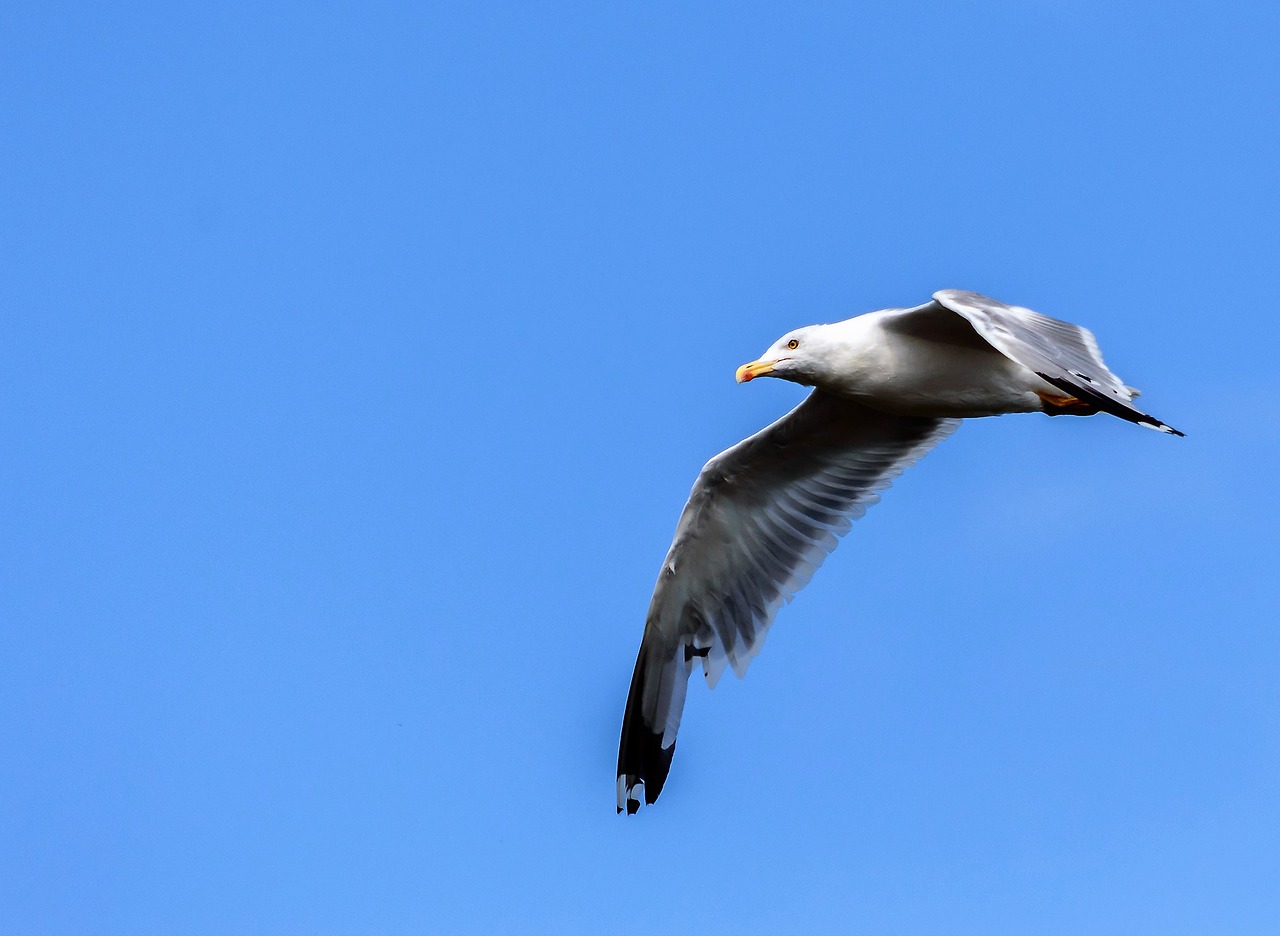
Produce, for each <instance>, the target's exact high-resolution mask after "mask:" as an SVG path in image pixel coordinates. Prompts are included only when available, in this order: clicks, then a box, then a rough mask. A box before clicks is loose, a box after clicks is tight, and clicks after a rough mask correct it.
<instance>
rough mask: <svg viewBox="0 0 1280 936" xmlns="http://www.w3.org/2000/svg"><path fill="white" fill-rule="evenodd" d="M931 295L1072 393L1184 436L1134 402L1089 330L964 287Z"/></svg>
mask: <svg viewBox="0 0 1280 936" xmlns="http://www.w3.org/2000/svg"><path fill="white" fill-rule="evenodd" d="M933 298H934V300H935V301H937V302H938V303H940V304H941V305H942V306H943V307H945V308H947V309H950V310H951V311H952V312H955V313H956V314H958V315H961V316H963V317H964V318H965V319H966V320H968V322H969V324H970V325H972V326H973V327H974V329H975V330H976V331H977V332H978V334H979V335H981V336H982V337H983V338H985V339H986V340H987V341H989V342H990V343H991V345H992V347H994V348H995V349H996V350H997V351H999V352H1001V353H1002V354H1004V355H1005V356H1007V357H1009V358H1011V359H1012V360H1014V361H1017V362H1018V363H1019V364H1021V365H1022V366H1023V367H1025V368H1027V369H1028V370H1031V371H1034V372H1035V373H1037V374H1039V375H1040V377H1041V378H1043V379H1044V380H1045V381H1047V382H1048V383H1051V384H1053V385H1054V386H1055V387H1057V388H1058V389H1059V390H1061V391H1063V392H1064V393H1065V394H1067V395H1068V396H1073V397H1077V398H1078V399H1081V400H1084V401H1086V402H1088V403H1091V404H1093V406H1095V407H1096V408H1097V409H1100V410H1102V411H1103V412H1107V413H1111V414H1112V415H1113V416H1119V417H1120V418H1121V419H1126V420H1128V421H1129V422H1136V423H1141V424H1142V425H1145V426H1149V427H1151V428H1152V429H1159V430H1160V431H1162V432H1171V433H1174V434H1176V435H1182V433H1181V432H1178V431H1177V430H1176V429H1174V428H1172V427H1171V426H1167V425H1165V424H1164V423H1162V422H1161V421H1160V420H1158V419H1156V418H1155V417H1154V416H1151V415H1148V414H1147V413H1144V412H1142V410H1140V409H1138V408H1137V407H1136V406H1134V405H1133V400H1134V397H1136V396H1137V393H1136V392H1135V391H1133V390H1131V389H1130V388H1129V387H1126V386H1125V385H1124V383H1123V382H1122V381H1121V380H1120V378H1119V377H1117V376H1116V375H1115V374H1113V373H1112V372H1111V369H1110V368H1109V367H1107V365H1106V364H1105V363H1104V362H1103V360H1102V352H1101V351H1100V350H1098V341H1097V339H1096V338H1094V337H1093V332H1091V331H1089V329H1087V328H1082V327H1080V326H1079V325H1073V324H1071V323H1070V322H1063V321H1061V320H1059V319H1055V318H1050V317H1049V316H1047V315H1041V314H1040V313H1039V312H1033V311H1032V310H1030V309H1024V308H1023V307H1021V306H1011V305H1005V304H1004V303H1003V302H999V301H997V300H995V299H990V298H988V297H987V296H982V295H979V294H978V293H974V292H966V291H964V290H962V289H943V290H939V291H938V292H936V293H934V294H933Z"/></svg>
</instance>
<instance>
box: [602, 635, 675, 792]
mask: <svg viewBox="0 0 1280 936" xmlns="http://www.w3.org/2000/svg"><path fill="white" fill-rule="evenodd" d="M648 658H649V654H648V653H647V652H646V651H645V648H644V647H641V648H640V653H639V655H638V656H637V658H636V669H635V673H634V674H633V675H632V677H631V691H630V692H628V693H627V708H626V711H625V712H624V713H623V716H622V736H621V737H620V738H619V740H618V812H619V813H621V812H622V811H623V810H626V813H627V815H629V816H633V815H635V814H636V813H637V812H639V811H640V800H639V798H638V797H637V796H636V788H637V787H641V788H643V790H644V802H645V803H646V804H647V805H650V806H652V805H653V803H654V802H655V801H656V800H657V798H658V794H659V793H661V792H662V785H663V784H664V783H666V782H667V774H668V773H670V772H671V758H672V757H674V756H675V752H676V744H675V741H672V742H671V746H670V747H666V748H664V747H663V746H662V736H663V731H662V730H658V731H654V730H653V728H652V727H651V726H650V725H649V724H648V723H647V722H646V721H645V717H644V711H643V704H642V702H643V698H644V683H645V678H646V673H647V670H648V664H649V659H648ZM685 678H687V674H686V677H685Z"/></svg>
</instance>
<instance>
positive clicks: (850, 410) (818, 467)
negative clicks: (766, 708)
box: [618, 390, 959, 812]
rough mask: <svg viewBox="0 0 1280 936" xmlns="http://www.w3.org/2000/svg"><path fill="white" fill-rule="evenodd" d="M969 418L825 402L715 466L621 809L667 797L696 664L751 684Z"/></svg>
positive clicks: (630, 746)
mask: <svg viewBox="0 0 1280 936" xmlns="http://www.w3.org/2000/svg"><path fill="white" fill-rule="evenodd" d="M957 425H959V420H955V419H920V418H914V417H907V416H893V415H890V414H887V413H882V412H879V411H877V410H872V409H869V408H867V407H865V406H862V405H861V404H859V403H856V402H854V401H852V400H847V399H844V398H840V397H836V396H833V395H829V394H826V393H824V392H822V391H820V390H816V391H814V392H813V393H812V394H810V395H809V397H808V398H807V399H806V400H805V401H804V402H803V403H801V404H800V405H799V406H798V407H796V409H794V410H792V411H791V412H790V413H788V414H787V415H786V416H784V417H783V418H782V419H780V420H778V421H777V422H775V423H773V424H772V425H771V426H769V427H767V428H765V429H763V430H761V431H760V432H758V433H756V434H755V435H753V436H751V437H750V438H749V439H746V440H744V441H742V442H740V443H738V444H737V445H735V446H734V447H733V448H730V449H728V450H727V451H725V452H722V453H721V454H719V455H717V456H716V457H715V458H713V459H711V461H709V462H707V464H706V466H705V467H704V468H703V469H702V473H701V474H700V475H699V476H698V480H697V482H696V483H695V484H694V486H693V492H692V494H691V495H690V497H689V503H688V504H687V505H685V508H684V513H683V514H682V515H681V517H680V523H679V525H678V526H677V528H676V535H675V541H674V542H673V543H672V544H671V549H670V551H669V552H668V553H667V558H666V560H665V561H664V562H663V566H662V571H661V573H660V574H659V576H658V584H657V588H656V589H655V590H654V593H653V600H652V601H651V603H650V605H649V613H648V617H647V619H646V621H645V630H644V640H643V642H642V643H641V645H640V654H639V657H638V659H637V660H636V668H635V674H634V675H633V676H632V680H631V692H630V694H629V695H628V697H627V708H626V713H625V715H624V716H623V723H622V738H621V742H620V745H619V751H618V810H619V811H622V810H623V809H624V808H625V809H626V810H627V811H628V812H635V811H636V810H637V809H639V807H640V801H639V799H638V798H637V795H636V792H635V788H636V787H637V786H641V785H643V787H644V798H645V801H646V802H648V803H652V802H653V801H654V800H656V799H657V797H658V794H659V792H661V790H662V785H663V783H664V782H665V780H666V777H667V772H668V770H669V769H670V766H671V757H672V754H673V753H674V751H675V742H676V732H677V730H678V729H679V727H680V713H681V711H682V709H683V708H684V699H685V690H686V688H687V686H688V679H689V675H690V673H691V672H692V671H693V665H694V660H700V661H701V662H702V667H703V671H704V673H705V674H706V677H707V682H708V684H710V685H712V686H714V685H715V683H716V680H717V679H718V678H719V677H720V675H721V673H723V671H724V668H725V666H726V665H728V666H731V667H732V668H733V670H734V672H735V673H737V674H738V675H739V676H741V675H742V674H743V673H745V672H746V668H747V665H748V664H749V663H750V662H751V660H752V658H753V657H754V656H755V655H756V654H757V653H758V652H759V650H760V647H761V644H762V643H763V641H764V635H765V630H766V629H767V628H768V627H769V625H770V624H771V623H772V622H773V618H774V615H775V614H776V613H777V610H778V608H779V607H780V606H781V605H782V604H783V603H784V602H786V601H789V600H790V599H791V597H792V596H793V595H794V594H795V593H796V592H797V591H799V590H800V589H801V588H803V587H804V586H805V584H806V583H807V582H808V581H809V578H810V577H811V576H812V575H813V573H814V571H815V570H816V569H817V568H818V566H820V565H821V564H822V561H823V560H824V559H825V558H826V556H827V554H828V553H829V552H831V550H833V549H834V548H835V547H836V542H837V537H839V536H842V535H844V534H845V533H846V532H848V530H849V527H850V525H851V524H852V521H853V520H855V519H857V518H858V517H861V516H862V514H863V513H865V512H866V509H867V508H868V507H869V506H871V505H872V504H874V503H875V502H876V501H877V500H878V499H879V493H878V492H879V491H881V490H883V489H884V488H886V487H888V486H889V484H890V482H891V481H892V480H893V479H894V478H895V477H897V476H898V475H899V474H901V473H902V471H904V470H905V469H906V468H907V467H909V466H910V465H911V464H913V463H914V462H915V461H917V460H918V459H919V458H921V457H922V456H923V455H924V454H925V452H927V451H928V450H929V449H930V448H932V447H933V446H934V445H936V444H937V443H938V442H939V441H941V440H942V439H943V438H945V437H946V436H947V435H948V434H950V433H951V432H953V431H954V430H955V428H956V426H957Z"/></svg>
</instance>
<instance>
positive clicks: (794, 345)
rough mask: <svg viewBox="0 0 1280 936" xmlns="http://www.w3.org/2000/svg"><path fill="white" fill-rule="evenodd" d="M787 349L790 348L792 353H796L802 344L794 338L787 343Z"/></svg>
mask: <svg viewBox="0 0 1280 936" xmlns="http://www.w3.org/2000/svg"><path fill="white" fill-rule="evenodd" d="M787 347H788V348H790V349H791V350H792V351H794V350H795V349H796V348H798V347H800V342H798V341H796V339H794V338H792V339H791V340H790V341H788V342H787Z"/></svg>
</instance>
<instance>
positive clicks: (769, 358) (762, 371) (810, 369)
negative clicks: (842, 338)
mask: <svg viewBox="0 0 1280 936" xmlns="http://www.w3.org/2000/svg"><path fill="white" fill-rule="evenodd" d="M827 327H828V326H825V325H807V326H805V327H804V328H797V329H795V330H794V331H789V332H787V333H786V334H785V335H783V336H782V337H781V338H779V339H778V340H777V341H775V342H774V343H773V344H772V345H770V346H769V350H767V351H766V352H765V353H764V354H762V355H760V358H759V359H758V360H755V361H752V362H751V363H750V364H743V365H742V366H741V367H739V368H738V373H737V374H736V375H735V376H736V377H737V379H738V383H746V382H747V381H748V380H754V379H755V378H757V377H781V378H782V379H783V380H790V381H792V382H794V383H798V384H804V385H805V386H813V385H814V384H817V383H820V382H821V381H822V378H823V377H824V376H825V371H826V369H827V367H828V366H829V365H828V363H827V361H828V359H829V355H827V354H826V353H824V349H826V347H827V345H828V344H829V340H828V336H827V335H826V333H825V330H826V328H827Z"/></svg>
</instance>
